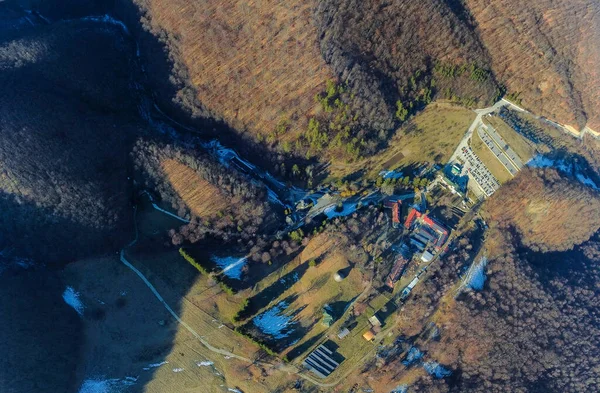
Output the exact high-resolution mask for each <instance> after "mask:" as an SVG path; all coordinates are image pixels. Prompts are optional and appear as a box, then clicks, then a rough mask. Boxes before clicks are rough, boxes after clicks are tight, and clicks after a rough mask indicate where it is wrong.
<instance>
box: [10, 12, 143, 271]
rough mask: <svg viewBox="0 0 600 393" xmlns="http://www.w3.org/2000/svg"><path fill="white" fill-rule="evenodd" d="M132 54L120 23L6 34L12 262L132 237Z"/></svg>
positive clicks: (65, 255) (46, 259) (64, 257)
mask: <svg viewBox="0 0 600 393" xmlns="http://www.w3.org/2000/svg"><path fill="white" fill-rule="evenodd" d="M132 49H133V47H132V46H131V43H130V42H128V41H125V40H123V38H122V36H121V32H120V30H119V29H118V28H117V27H103V26H99V25H98V26H90V25H89V24H85V23H80V22H75V21H74V22H61V23H57V24H54V25H50V26H38V27H29V28H27V29H26V30H25V31H24V32H23V33H22V34H20V35H18V36H17V34H16V33H15V34H13V33H7V34H5V35H4V36H3V40H2V41H1V42H0V85H1V86H2V94H1V95H0V134H1V135H0V205H1V210H2V215H1V217H0V220H1V224H2V225H0V249H4V251H5V252H4V254H3V255H4V256H11V255H20V256H21V257H28V258H35V259H36V260H38V261H39V262H43V263H54V262H61V263H64V262H66V261H69V260H71V259H72V258H75V257H76V256H80V255H82V254H84V253H89V252H97V251H100V250H106V249H107V248H108V249H110V248H111V247H115V248H116V247H117V245H120V242H121V241H122V237H121V236H120V234H121V233H122V232H121V231H127V232H126V233H129V232H128V230H129V224H130V217H131V211H130V209H129V206H130V205H129V192H128V190H129V184H128V182H127V153H128V150H129V148H130V146H131V143H132V142H133V138H134V136H135V135H136V134H137V133H139V132H140V129H141V126H140V123H139V120H138V119H137V110H136V106H135V100H134V99H133V97H132V95H131V93H130V90H129V82H130V74H129V59H130V57H129V56H130V54H131V53H132V52H131V51H132ZM98 64H102V66H101V67H98V66H97V65H98Z"/></svg>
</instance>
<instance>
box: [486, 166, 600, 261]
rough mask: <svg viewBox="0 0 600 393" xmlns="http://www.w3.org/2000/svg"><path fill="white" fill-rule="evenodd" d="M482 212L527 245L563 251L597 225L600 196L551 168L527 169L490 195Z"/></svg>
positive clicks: (599, 218)
mask: <svg viewBox="0 0 600 393" xmlns="http://www.w3.org/2000/svg"><path fill="white" fill-rule="evenodd" d="M486 214H487V215H488V216H489V220H490V221H491V222H493V223H495V224H497V225H499V227H500V228H501V229H502V230H515V231H516V233H517V234H518V236H519V239H520V241H521V242H522V243H523V244H524V245H525V246H527V247H529V248H532V249H535V250H540V251H564V250H569V249H572V248H573V246H575V245H578V244H581V243H583V242H584V241H586V240H588V239H589V238H590V237H591V236H592V235H593V234H594V232H596V231H597V230H598V228H600V196H599V195H598V193H597V192H595V191H592V190H590V189H589V187H585V186H583V185H581V184H579V183H578V182H576V181H573V180H568V179H566V178H565V177H564V176H562V175H560V174H559V173H558V172H557V171H556V170H555V169H527V170H525V171H523V172H522V173H520V174H519V176H517V177H516V178H515V179H514V180H513V181H511V182H509V183H508V184H506V185H505V186H504V187H502V188H501V189H500V190H499V191H498V192H497V193H496V194H495V195H494V196H493V198H492V199H491V200H490V201H489V202H488V204H487V208H486Z"/></svg>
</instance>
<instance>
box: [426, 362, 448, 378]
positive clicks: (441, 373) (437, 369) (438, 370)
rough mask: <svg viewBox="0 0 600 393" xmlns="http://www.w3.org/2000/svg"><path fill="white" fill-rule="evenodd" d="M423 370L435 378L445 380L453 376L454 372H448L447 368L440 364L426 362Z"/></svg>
mask: <svg viewBox="0 0 600 393" xmlns="http://www.w3.org/2000/svg"><path fill="white" fill-rule="evenodd" d="M423 368H424V369H425V371H427V373H428V374H429V375H431V376H433V377H435V378H440V379H441V378H445V377H449V376H450V375H452V371H450V370H448V369H447V368H446V367H444V366H442V365H441V364H439V363H438V362H425V363H423Z"/></svg>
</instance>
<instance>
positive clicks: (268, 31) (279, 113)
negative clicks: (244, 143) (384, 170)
mask: <svg viewBox="0 0 600 393" xmlns="http://www.w3.org/2000/svg"><path fill="white" fill-rule="evenodd" d="M136 2H137V3H138V4H140V6H141V7H142V8H143V9H148V10H149V14H150V15H151V17H152V18H151V22H150V23H151V24H152V27H153V28H157V27H158V28H161V29H164V30H166V31H167V32H169V33H170V34H171V35H173V36H176V37H177V40H176V44H175V47H174V48H171V52H172V53H173V54H175V57H179V58H180V60H181V61H182V62H183V63H184V65H185V66H186V67H187V69H188V71H189V77H190V80H191V82H192V84H193V86H194V88H195V89H196V90H197V98H198V99H199V100H200V102H201V103H202V104H203V105H204V106H205V107H206V108H207V109H208V110H209V111H210V112H211V113H212V114H213V115H215V116H217V117H221V118H223V119H224V120H225V121H226V122H227V123H229V124H231V125H232V126H233V127H234V128H236V129H238V130H249V131H250V132H251V133H256V134H258V133H264V134H267V133H269V132H271V131H273V130H274V129H275V126H276V125H277V123H278V122H279V120H280V119H282V118H286V119H290V120H291V121H290V124H291V126H292V128H293V129H296V130H297V129H299V127H303V126H304V124H305V123H306V117H307V116H308V115H309V114H310V113H311V112H312V111H313V110H314V109H315V108H316V104H315V101H314V95H315V94H316V93H318V92H320V91H321V90H322V89H323V86H324V83H325V81H326V80H327V79H332V78H333V75H332V74H331V72H330V71H329V69H328V67H327V65H326V64H325V61H324V60H323V59H322V57H321V54H320V52H319V48H318V42H317V38H318V35H317V31H316V29H315V27H314V26H313V22H312V17H313V14H312V13H313V6H314V3H313V2H312V1H308V2H307V1H300V0H291V1H281V0H268V1H260V2H247V1H241V0H225V1H218V2H216V1H209V0H193V1H189V0H174V1H173V0H169V1H167V0H149V1H145V2H142V1H141V0H138V1H136ZM142 3H145V4H142Z"/></svg>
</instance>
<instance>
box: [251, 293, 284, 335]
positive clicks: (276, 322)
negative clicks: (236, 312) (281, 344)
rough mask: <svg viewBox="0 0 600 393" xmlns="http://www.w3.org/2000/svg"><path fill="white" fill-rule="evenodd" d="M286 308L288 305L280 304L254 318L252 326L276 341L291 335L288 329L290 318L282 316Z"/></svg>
mask: <svg viewBox="0 0 600 393" xmlns="http://www.w3.org/2000/svg"><path fill="white" fill-rule="evenodd" d="M287 307H288V304H287V303H286V302H280V303H279V304H277V305H276V306H274V307H271V308H270V309H268V310H267V311H265V312H263V313H262V314H259V315H257V316H256V317H254V319H253V321H254V324H255V325H256V326H257V327H258V328H259V329H260V330H261V331H262V332H263V333H265V334H268V335H270V336H272V337H273V338H275V339H277V340H279V339H282V338H286V337H288V336H289V335H290V333H291V331H290V329H289V327H290V322H291V319H292V317H291V316H289V315H285V314H284V311H285V309H286V308H287Z"/></svg>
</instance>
